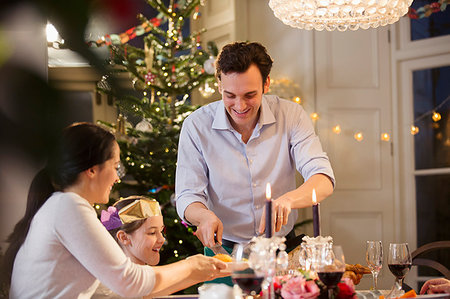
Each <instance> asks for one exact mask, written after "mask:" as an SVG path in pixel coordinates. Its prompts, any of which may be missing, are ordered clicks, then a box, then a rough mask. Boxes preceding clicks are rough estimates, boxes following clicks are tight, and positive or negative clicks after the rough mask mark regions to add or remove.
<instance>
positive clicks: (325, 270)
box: [317, 245, 345, 298]
mask: <svg viewBox="0 0 450 299" xmlns="http://www.w3.org/2000/svg"><path fill="white" fill-rule="evenodd" d="M344 272H345V259H344V252H343V251H342V247H341V246H338V245H330V246H327V247H324V248H323V249H322V250H321V252H320V256H319V259H318V261H317V275H318V276H319V279H320V280H321V281H322V282H323V284H324V285H326V286H327V289H328V298H333V291H334V289H335V288H336V287H337V285H338V283H339V281H341V278H342V275H343V274H344Z"/></svg>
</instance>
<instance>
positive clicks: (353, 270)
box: [343, 264, 371, 285]
mask: <svg viewBox="0 0 450 299" xmlns="http://www.w3.org/2000/svg"><path fill="white" fill-rule="evenodd" d="M370 273H371V272H370V269H369V268H368V267H365V266H363V265H360V264H355V265H349V264H345V272H344V275H343V277H348V278H350V279H351V280H353V283H354V284H355V285H357V284H359V282H360V281H361V278H362V277H363V275H364V274H370Z"/></svg>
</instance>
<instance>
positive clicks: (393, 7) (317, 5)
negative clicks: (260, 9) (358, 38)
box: [269, 0, 413, 31]
mask: <svg viewBox="0 0 450 299" xmlns="http://www.w3.org/2000/svg"><path fill="white" fill-rule="evenodd" d="M412 1H413V0H269V6H270V8H271V9H272V10H273V12H274V14H275V16H276V17H277V18H278V19H280V20H281V21H282V22H283V23H284V24H286V25H289V26H292V27H296V28H300V29H306V30H311V29H316V30H319V31H322V30H324V29H326V30H328V31H333V30H335V29H337V30H339V31H345V30H347V29H350V30H357V29H359V28H361V29H368V28H370V27H372V28H377V27H378V26H385V25H389V24H392V23H395V22H397V21H398V19H399V18H400V17H401V16H403V15H405V14H406V13H407V12H408V8H409V6H410V5H411V3H412Z"/></svg>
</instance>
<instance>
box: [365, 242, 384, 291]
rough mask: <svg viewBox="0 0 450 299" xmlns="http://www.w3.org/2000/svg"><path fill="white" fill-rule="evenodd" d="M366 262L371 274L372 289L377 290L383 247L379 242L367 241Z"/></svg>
mask: <svg viewBox="0 0 450 299" xmlns="http://www.w3.org/2000/svg"><path fill="white" fill-rule="evenodd" d="M366 262H367V265H368V266H369V269H370V271H371V272H372V278H373V289H374V290H377V278H378V274H379V273H380V270H381V267H382V266H383V245H382V244H381V241H367V244H366Z"/></svg>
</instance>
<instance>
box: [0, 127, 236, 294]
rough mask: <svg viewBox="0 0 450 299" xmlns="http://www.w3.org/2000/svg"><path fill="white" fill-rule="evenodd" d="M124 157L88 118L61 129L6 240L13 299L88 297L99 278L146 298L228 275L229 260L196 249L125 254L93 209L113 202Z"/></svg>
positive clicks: (121, 290)
mask: <svg viewBox="0 0 450 299" xmlns="http://www.w3.org/2000/svg"><path fill="white" fill-rule="evenodd" d="M119 163H120V155H119V146H118V144H117V142H116V141H115V138H114V135H112V134H111V133H110V132H108V131H106V130H104V129H102V128H100V127H98V126H96V125H93V124H89V123H80V124H74V125H72V126H69V127H68V128H66V129H65V130H64V132H63V134H62V136H61V139H60V142H59V143H58V144H57V146H56V147H55V150H54V151H53V152H52V153H51V154H50V155H49V157H48V161H47V165H46V167H45V168H44V169H43V170H41V171H40V172H39V173H38V174H37V175H36V177H35V178H34V180H33V182H32V184H31V187H30V191H29V194H28V202H27V209H26V212H25V216H24V218H23V219H22V220H21V221H19V223H18V224H17V225H16V227H15V228H14V232H13V233H12V235H11V236H10V237H9V239H8V241H9V242H10V247H9V248H8V250H7V252H6V253H5V257H4V260H5V262H6V265H5V266H6V267H5V268H6V274H11V272H12V276H11V288H10V294H9V295H10V298H90V297H91V296H92V294H93V293H94V292H95V290H96V288H97V286H98V284H99V280H100V281H101V282H102V283H104V284H105V285H106V286H107V287H108V288H110V289H111V290H113V291H114V292H115V293H117V294H119V295H121V296H127V297H132V296H144V295H151V294H154V293H159V292H164V291H166V290H171V289H172V288H173V287H174V285H178V284H180V283H187V284H190V285H193V284H195V283H198V282H201V281H204V280H209V279H211V278H215V277H218V276H224V275H229V273H222V272H223V271H221V270H222V269H226V264H225V263H222V262H221V261H219V260H217V259H213V258H207V257H204V256H199V255H197V256H194V257H192V258H190V259H186V260H183V261H180V262H178V263H173V264H170V265H167V266H161V267H149V266H147V265H140V264H137V263H133V262H132V261H130V259H129V258H127V257H126V255H125V254H124V253H123V251H122V250H121V248H120V247H119V246H118V245H117V243H116V242H115V241H114V239H113V238H112V237H111V235H110V234H109V233H108V232H107V230H106V229H105V228H104V226H103V225H102V224H101V223H100V221H98V219H97V215H96V212H95V210H94V209H93V207H92V205H93V204H94V203H107V202H108V199H109V194H110V191H111V188H112V187H113V185H114V183H115V182H116V181H117V180H118V179H119V177H118V175H117V168H118V167H119ZM225 272H228V271H225Z"/></svg>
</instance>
